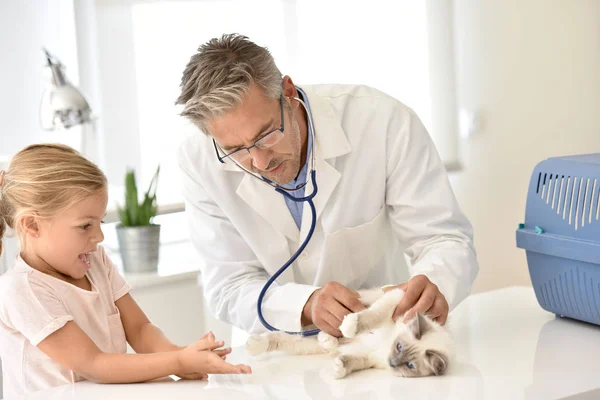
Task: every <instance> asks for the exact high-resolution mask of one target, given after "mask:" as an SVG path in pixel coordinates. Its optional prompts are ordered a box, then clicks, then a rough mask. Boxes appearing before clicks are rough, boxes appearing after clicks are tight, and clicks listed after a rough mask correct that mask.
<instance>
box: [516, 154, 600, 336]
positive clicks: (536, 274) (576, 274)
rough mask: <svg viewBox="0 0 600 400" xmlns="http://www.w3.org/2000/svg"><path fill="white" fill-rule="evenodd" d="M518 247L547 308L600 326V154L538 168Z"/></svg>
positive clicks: (542, 164) (559, 159)
mask: <svg viewBox="0 0 600 400" xmlns="http://www.w3.org/2000/svg"><path fill="white" fill-rule="evenodd" d="M517 247H519V248H522V249H525V250H526V254H527V264H528V266H529V274H530V276H531V282H532V284H533V288H534V291H535V295H536V297H537V300H538V302H539V303H540V305H541V306H542V308H544V309H545V310H547V311H550V312H553V313H555V314H556V315H558V316H564V317H570V318H574V319H578V320H581V321H587V322H591V323H594V324H598V325H600V154H587V155H580V156H570V157H556V158H549V159H547V160H545V161H542V162H540V163H539V164H538V165H537V166H536V167H535V169H534V170H533V174H532V175H531V181H530V183H529V192H528V193H527V208H526V210H525V223H524V224H520V225H519V229H518V230H517Z"/></svg>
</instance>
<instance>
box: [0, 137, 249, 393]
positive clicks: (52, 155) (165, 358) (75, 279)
mask: <svg viewBox="0 0 600 400" xmlns="http://www.w3.org/2000/svg"><path fill="white" fill-rule="evenodd" d="M107 202H108V194H107V181H106V177H105V176H104V174H103V173H102V171H100V170H99V169H98V167H96V166H95V165H94V164H93V163H91V162H89V161H88V160H86V159H85V158H84V157H82V156H81V155H80V154H79V153H77V152H76V151H75V150H73V149H71V148H70V147H68V146H62V145H54V144H40V145H32V146H29V147H27V148H25V149H23V150H22V151H20V152H19V153H18V154H16V155H15V156H14V158H13V159H12V161H11V163H10V166H9V167H8V169H7V170H6V171H1V172H0V239H1V238H2V236H3V234H4V232H5V229H6V226H5V225H8V226H9V227H10V228H12V229H13V230H14V231H15V232H16V234H17V235H18V237H19V241H20V244H21V253H20V255H19V256H18V257H17V259H16V262H15V265H14V268H12V269H10V270H9V271H8V272H6V273H5V274H4V275H3V276H1V277H0V359H1V360H2V364H3V368H2V369H3V375H4V389H5V393H4V394H5V396H14V395H19V394H27V393H30V392H33V391H36V390H40V389H45V388H48V387H52V386H56V385H60V384H66V383H72V382H77V381H80V380H83V379H89V380H93V381H95V382H104V383H127V382H141V381H147V380H151V379H155V378H159V377H163V376H167V375H172V374H173V375H178V376H179V377H182V378H184V379H201V378H204V377H206V376H207V374H210V373H250V372H251V370H250V368H249V367H248V366H246V365H231V364H228V363H226V362H225V361H224V359H225V356H226V355H227V354H228V353H229V352H230V351H231V349H229V348H225V349H224V348H222V347H223V342H222V341H216V340H215V338H214V336H213V335H212V333H208V334H207V335H205V336H204V337H203V338H202V339H201V340H199V341H198V342H196V343H194V344H192V345H190V346H187V347H178V346H175V345H174V344H173V343H171V342H170V341H169V340H168V339H167V338H166V337H165V336H164V334H163V333H162V332H161V331H160V330H159V329H158V328H157V327H156V326H154V325H152V323H150V321H149V320H148V318H147V317H146V315H145V314H144V312H143V311H142V310H141V309H140V308H139V306H138V305H137V304H136V302H135V301H134V300H133V298H132V297H131V296H130V295H129V294H128V292H129V290H130V287H129V286H128V285H127V283H125V281H124V280H123V278H122V277H121V276H120V275H119V273H118V272H117V270H116V269H115V267H114V265H113V264H112V262H111V261H110V259H109V258H108V257H107V256H106V253H105V252H104V250H103V248H102V247H100V246H98V243H100V242H102V240H103V239H104V235H103V234H102V230H101V229H100V223H101V222H102V221H101V220H102V218H103V217H104V215H105V214H106V205H107ZM1 252H2V244H1V242H0V253H1ZM127 342H128V343H129V344H130V345H131V347H132V348H133V350H135V351H136V353H138V354H125V353H126V343H127Z"/></svg>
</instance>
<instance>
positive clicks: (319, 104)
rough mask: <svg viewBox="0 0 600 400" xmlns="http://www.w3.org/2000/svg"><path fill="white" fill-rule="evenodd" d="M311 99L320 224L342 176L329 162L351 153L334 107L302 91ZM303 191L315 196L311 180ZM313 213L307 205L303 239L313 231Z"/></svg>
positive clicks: (315, 199)
mask: <svg viewBox="0 0 600 400" xmlns="http://www.w3.org/2000/svg"><path fill="white" fill-rule="evenodd" d="M303 89H304V92H305V93H306V95H307V96H308V101H309V104H310V107H311V110H312V115H313V120H314V124H315V131H316V132H315V136H316V137H315V139H316V142H317V145H316V152H317V153H316V160H315V163H316V171H317V176H316V178H317V188H318V191H317V195H316V196H315V198H314V203H315V208H316V211H317V220H318V219H319V217H320V216H321V214H322V213H323V209H324V208H325V206H326V205H327V202H328V201H329V199H330V198H331V195H332V194H333V191H334V190H335V188H336V186H337V184H338V182H339V180H340V178H341V176H342V175H341V173H340V172H339V171H338V170H337V169H335V167H334V166H333V165H332V164H330V163H329V162H328V161H327V160H328V159H329V160H331V162H332V163H333V161H334V159H335V158H337V157H340V156H342V155H344V154H347V153H349V152H350V151H351V147H350V143H348V140H347V139H346V134H345V133H344V131H343V130H342V126H341V124H340V121H339V118H338V117H337V116H336V115H335V113H334V110H333V109H332V107H331V104H330V103H329V102H328V101H327V100H325V99H324V98H322V97H320V96H319V95H318V94H316V93H315V92H313V91H312V88H306V89H305V88H303ZM307 178H308V180H309V181H308V184H307V185H306V189H305V191H304V194H305V196H307V195H309V194H310V193H312V192H313V185H312V182H311V180H310V172H309V176H308V177H307ZM311 218H312V214H311V210H310V205H309V204H308V203H304V208H303V211H302V224H301V225H300V227H301V229H300V238H301V239H304V238H305V237H306V235H307V234H308V231H309V230H310V225H311Z"/></svg>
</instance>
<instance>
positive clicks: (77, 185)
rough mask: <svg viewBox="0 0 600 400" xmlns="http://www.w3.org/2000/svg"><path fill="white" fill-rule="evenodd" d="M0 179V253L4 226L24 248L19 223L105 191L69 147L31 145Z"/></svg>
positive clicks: (101, 179) (100, 178) (97, 173)
mask: <svg viewBox="0 0 600 400" xmlns="http://www.w3.org/2000/svg"><path fill="white" fill-rule="evenodd" d="M2 175H3V179H1V180H0V254H2V242H1V239H2V237H3V236H4V234H5V231H6V225H8V226H9V227H10V228H11V229H13V230H14V231H15V232H16V234H17V236H18V237H19V240H20V242H21V246H22V248H24V247H25V245H26V235H25V232H24V231H23V230H22V228H21V226H20V225H21V224H20V222H21V220H22V219H23V218H25V217H28V216H33V215H35V216H36V217H38V218H52V217H54V216H56V215H58V214H60V213H61V212H63V211H64V210H66V209H68V208H69V207H71V206H72V205H73V204H75V203H77V202H79V201H81V200H83V199H85V198H86V197H88V196H90V195H93V194H96V193H98V192H100V191H102V190H106V188H107V187H108V183H107V180H106V176H105V175H104V173H103V172H102V171H101V170H100V169H99V168H98V167H97V166H96V165H95V164H94V163H92V162H91V161H89V160H87V159H86V158H85V157H83V156H82V155H81V154H80V153H79V152H77V151H76V150H74V149H72V148H71V147H69V146H65V145H60V144H35V145H31V146H28V147H26V148H24V149H23V150H21V151H19V152H18V153H17V154H16V155H15V156H14V157H13V158H12V160H11V162H10V165H9V166H8V168H7V170H6V171H3V173H2Z"/></svg>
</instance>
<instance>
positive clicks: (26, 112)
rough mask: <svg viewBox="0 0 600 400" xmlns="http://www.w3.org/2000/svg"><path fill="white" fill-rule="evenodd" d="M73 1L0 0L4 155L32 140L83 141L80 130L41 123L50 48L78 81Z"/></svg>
mask: <svg viewBox="0 0 600 400" xmlns="http://www.w3.org/2000/svg"><path fill="white" fill-rule="evenodd" d="M74 33H75V21H74V16H73V0H19V1H2V2H0V59H1V60H2V62H1V65H0V88H2V90H1V91H0V121H2V129H0V157H1V156H3V155H7V154H8V155H10V154H14V153H15V152H16V151H18V150H20V149H21V148H23V147H24V146H26V145H28V144H30V143H32V142H46V141H60V142H63V143H67V144H70V145H72V146H78V145H79V136H78V134H79V132H78V130H77V129H73V130H70V131H69V132H67V133H61V134H58V133H49V132H46V131H43V130H42V129H41V127H40V125H39V122H38V121H39V118H38V115H39V111H38V108H39V104H40V99H41V97H42V93H43V91H44V87H45V81H44V79H43V70H44V66H45V64H46V63H45V59H44V55H43V53H42V47H46V48H47V49H48V50H49V51H50V52H52V53H53V54H55V55H56V56H57V57H59V59H60V60H61V61H62V62H63V63H64V64H65V65H66V66H67V71H66V72H67V76H68V78H69V79H70V80H71V81H73V82H77V80H78V72H77V67H78V64H77V51H76V42H75V34H74Z"/></svg>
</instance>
